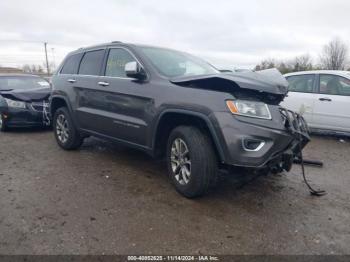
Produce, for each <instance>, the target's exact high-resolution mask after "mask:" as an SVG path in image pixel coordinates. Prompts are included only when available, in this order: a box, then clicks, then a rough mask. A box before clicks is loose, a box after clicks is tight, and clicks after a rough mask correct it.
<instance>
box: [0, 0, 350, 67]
mask: <svg viewBox="0 0 350 262" xmlns="http://www.w3.org/2000/svg"><path fill="white" fill-rule="evenodd" d="M349 11H350V1H347V0H303V1H302V0H293V1H283V0H241V1H223V0H200V1H189V0H187V1H186V0H176V1H166V0H163V1H161V0H145V1H141V0H140V1H137V0H99V1H90V0H81V1H80V0H79V1H74V0H71V1H66V0H60V1H48V0H43V1H38V0H30V1H28V0H27V1H25V0H1V1H0V65H2V66H17V65H21V64H24V63H36V64H43V61H44V52H43V44H42V42H44V41H46V42H48V51H49V59H50V60H51V61H53V60H54V61H55V63H56V64H58V63H59V62H61V60H62V59H63V58H64V56H65V54H66V53H67V52H69V51H71V50H74V49H77V48H79V47H83V46H88V45H92V44H96V43H102V42H109V41H113V40H120V41H123V42H136V43H145V44H152V45H158V46H164V47H171V48H175V49H179V50H184V51H188V52H192V53H194V54H196V55H199V56H201V57H203V58H205V59H207V60H209V61H210V62H212V63H213V64H215V65H217V66H219V67H221V68H234V67H238V68H247V67H248V68H249V67H253V66H254V65H255V64H256V63H258V62H259V61H261V60H262V59H265V58H278V59H284V58H285V59H289V58H293V57H294V56H296V55H301V54H305V53H309V54H310V55H311V56H312V57H313V58H314V62H317V58H318V53H319V52H320V51H321V49H322V46H323V45H324V44H326V43H327V42H328V41H330V40H331V39H332V38H334V37H339V38H341V39H342V40H343V41H344V42H345V43H347V44H348V45H349V46H350V15H349Z"/></svg>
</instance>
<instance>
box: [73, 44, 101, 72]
mask: <svg viewBox="0 0 350 262" xmlns="http://www.w3.org/2000/svg"><path fill="white" fill-rule="evenodd" d="M104 52H105V50H103V49H102V50H96V51H90V52H86V53H85V54H84V56H83V59H82V60H81V63H80V67H79V74H80V75H96V76H97V75H100V70H101V65H102V60H103V55H104Z"/></svg>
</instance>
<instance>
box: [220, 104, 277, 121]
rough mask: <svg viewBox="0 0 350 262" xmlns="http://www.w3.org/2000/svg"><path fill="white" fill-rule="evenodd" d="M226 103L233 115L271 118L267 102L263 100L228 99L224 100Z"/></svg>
mask: <svg viewBox="0 0 350 262" xmlns="http://www.w3.org/2000/svg"><path fill="white" fill-rule="evenodd" d="M226 105H227V107H228V108H229V109H230V111H231V113H232V114H235V115H241V116H248V117H255V118H263V119H272V117H271V113H270V110H269V108H268V106H267V104H265V103H263V102H257V101H249V100H228V101H226Z"/></svg>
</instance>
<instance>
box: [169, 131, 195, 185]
mask: <svg viewBox="0 0 350 262" xmlns="http://www.w3.org/2000/svg"><path fill="white" fill-rule="evenodd" d="M189 153H190V151H189V150H188V147H187V144H186V143H185V141H184V140H182V139H181V138H176V139H175V140H174V141H173V143H172V145H171V153H170V161H171V169H172V171H173V173H174V175H175V179H176V180H177V181H178V182H179V183H180V184H181V185H186V184H188V182H189V181H190V177H191V159H190V155H189Z"/></svg>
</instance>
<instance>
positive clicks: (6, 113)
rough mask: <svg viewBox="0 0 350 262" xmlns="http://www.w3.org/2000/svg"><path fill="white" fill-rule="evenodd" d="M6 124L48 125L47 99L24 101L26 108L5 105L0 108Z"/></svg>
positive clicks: (13, 125) (17, 125)
mask: <svg viewBox="0 0 350 262" xmlns="http://www.w3.org/2000/svg"><path fill="white" fill-rule="evenodd" d="M1 114H2V115H3V117H4V119H5V121H6V126H8V127H33V126H50V124H51V121H50V115H49V104H48V101H41V102H32V103H26V108H12V107H7V108H5V109H3V110H1Z"/></svg>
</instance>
